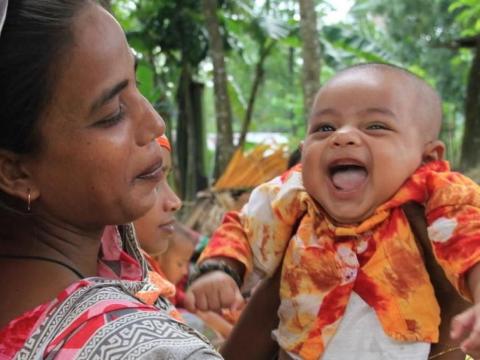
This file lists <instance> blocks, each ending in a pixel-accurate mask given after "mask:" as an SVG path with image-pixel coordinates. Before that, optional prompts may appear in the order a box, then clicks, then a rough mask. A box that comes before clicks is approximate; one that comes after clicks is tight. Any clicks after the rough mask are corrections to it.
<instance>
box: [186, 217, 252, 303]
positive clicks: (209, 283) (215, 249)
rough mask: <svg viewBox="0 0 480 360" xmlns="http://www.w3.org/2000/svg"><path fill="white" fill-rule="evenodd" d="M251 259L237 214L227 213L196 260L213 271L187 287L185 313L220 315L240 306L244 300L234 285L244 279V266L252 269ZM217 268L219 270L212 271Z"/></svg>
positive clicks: (237, 285) (236, 285) (237, 286)
mask: <svg viewBox="0 0 480 360" xmlns="http://www.w3.org/2000/svg"><path fill="white" fill-rule="evenodd" d="M251 258H252V256H251V250H250V247H249V245H248V239H247V235H246V233H245V231H244V228H243V226H242V223H241V220H240V214H239V213H237V212H234V211H231V212H228V213H227V214H226V215H225V217H224V219H223V222H222V224H221V226H220V227H219V228H218V229H217V230H216V231H215V232H214V234H213V236H212V239H211V240H210V242H209V244H208V245H207V247H206V248H205V250H204V251H203V252H202V255H201V257H200V259H199V263H200V266H201V267H203V268H204V269H205V267H207V268H208V266H211V269H212V271H208V272H205V273H204V274H202V275H201V276H199V277H198V278H197V279H195V280H193V282H192V283H191V285H190V286H189V287H188V290H187V292H186V295H185V307H186V308H187V310H189V311H192V312H194V311H196V310H201V311H208V310H212V311H219V310H220V309H223V308H232V309H236V308H238V307H239V306H241V305H242V304H243V297H242V296H241V294H240V290H239V285H240V284H237V281H240V280H241V279H242V278H243V276H244V274H245V270H246V268H247V266H251ZM220 264H221V265H220ZM216 266H218V268H219V270H213V269H215V267H216ZM222 269H223V270H222ZM226 269H228V271H229V272H230V275H229V274H227V273H226V272H225V270H226ZM235 274H236V276H235ZM232 275H233V276H232ZM234 277H235V278H236V279H234Z"/></svg>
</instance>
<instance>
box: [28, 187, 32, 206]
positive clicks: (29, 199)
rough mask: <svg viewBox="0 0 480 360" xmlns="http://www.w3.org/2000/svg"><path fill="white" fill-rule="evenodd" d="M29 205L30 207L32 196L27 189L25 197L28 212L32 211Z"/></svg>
mask: <svg viewBox="0 0 480 360" xmlns="http://www.w3.org/2000/svg"><path fill="white" fill-rule="evenodd" d="M31 205H32V196H31V193H30V189H28V196H27V211H28V212H30V210H31V209H32V207H31Z"/></svg>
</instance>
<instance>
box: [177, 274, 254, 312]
mask: <svg viewBox="0 0 480 360" xmlns="http://www.w3.org/2000/svg"><path fill="white" fill-rule="evenodd" d="M244 302H245V300H244V299H243V297H242V294H241V293H240V290H239V289H238V286H237V284H236V283H235V281H234V280H233V279H232V278H231V277H230V276H229V275H227V274H225V273H224V272H223V271H212V272H209V273H207V274H205V275H202V276H201V277H199V278H198V279H197V280H195V281H194V282H193V283H192V284H191V285H190V287H189V288H188V290H187V293H186V295H185V308H186V309H187V310H188V311H190V312H195V311H196V310H201V311H208V310H211V311H220V310H221V309H226V308H230V309H232V310H236V309H237V308H239V307H241V306H242V305H243V304H244Z"/></svg>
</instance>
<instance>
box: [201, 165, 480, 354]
mask: <svg viewBox="0 0 480 360" xmlns="http://www.w3.org/2000/svg"><path fill="white" fill-rule="evenodd" d="M319 186H321V184H319ZM409 201H415V202H418V203H420V204H423V205H425V209H426V218H427V223H428V233H429V237H430V240H431V241H432V244H433V249H434V252H435V255H436V258H437V261H438V262H439V264H440V265H441V266H442V267H443V269H444V270H445V272H446V274H447V277H448V278H449V280H450V281H451V282H452V284H454V286H455V287H456V288H457V289H458V291H459V292H460V294H462V295H463V296H465V297H467V298H470V294H469V290H468V288H467V287H466V283H465V276H464V275H465V273H466V272H467V271H468V270H469V269H470V268H471V267H473V266H474V265H475V264H476V263H477V262H479V261H480V188H479V186H478V185H477V184H475V183H474V182H473V181H472V180H470V179H468V178H466V177H465V176H463V175H461V174H459V173H456V172H452V171H450V169H449V165H448V163H447V162H443V161H437V162H432V163H428V164H426V165H424V166H422V167H420V168H419V169H418V170H417V171H416V172H415V173H414V174H413V175H412V176H411V177H410V178H409V180H408V181H407V182H406V183H405V184H404V185H403V186H402V187H401V188H400V189H399V191H398V192H397V193H396V194H395V195H394V196H393V197H392V198H391V199H390V200H388V201H387V202H386V203H384V204H383V205H381V206H379V207H378V208H377V209H376V211H375V213H374V214H373V215H372V216H371V217H370V218H368V219H366V220H365V221H363V222H362V223H361V224H358V225H354V226H335V225H334V224H333V223H332V222H331V221H330V220H329V219H328V217H327V216H326V215H325V213H324V212H323V210H322V208H321V207H320V206H319V205H318V204H317V203H316V202H315V201H314V200H313V199H312V198H311V197H310V196H309V195H308V193H307V192H306V191H305V189H304V187H303V185H302V178H301V167H300V166H297V167H295V168H293V169H292V170H290V171H288V172H287V173H285V174H284V175H283V176H281V177H279V178H276V179H274V180H272V181H271V182H268V183H266V184H263V185H261V186H259V187H258V188H256V189H255V190H254V191H253V192H252V195H251V197H250V200H249V202H248V203H247V204H246V205H245V207H244V208H243V209H242V212H241V213H235V212H230V213H227V215H226V216H225V218H224V222H223V224H222V225H221V227H220V228H219V229H218V230H217V231H216V232H215V233H214V235H213V237H212V239H211V241H210V243H209V245H208V246H207V248H206V249H205V251H204V252H203V254H202V256H201V258H200V260H199V261H203V260H205V259H207V258H210V257H215V256H227V257H231V258H233V259H236V260H238V261H240V262H241V263H243V264H244V265H245V267H246V269H247V276H248V275H249V274H251V273H252V272H256V273H260V274H262V275H263V276H270V275H272V274H273V273H274V272H275V270H276V268H277V267H278V266H279V265H280V264H282V265H281V266H282V277H281V284H280V299H281V305H280V308H279V317H280V324H279V328H278V330H277V331H276V336H277V341H278V342H279V345H280V346H281V347H282V348H283V349H284V350H286V351H287V352H288V353H290V354H291V355H292V356H293V357H294V358H298V357H301V358H303V359H318V358H319V357H321V355H322V354H323V352H324V350H325V347H326V345H327V344H328V343H329V341H330V339H331V338H332V337H333V336H334V334H335V332H336V330H337V328H338V326H339V323H340V321H341V320H342V317H343V315H344V313H345V310H346V306H347V304H348V302H349V299H350V297H351V296H352V293H356V294H358V295H359V296H360V298H361V299H362V300H363V301H365V302H366V303H367V304H368V305H369V306H370V307H371V308H373V310H374V311H375V313H376V315H377V317H378V320H379V322H380V324H381V326H382V328H383V331H384V332H385V333H386V334H387V335H388V336H389V337H390V338H392V339H394V340H398V341H405V342H436V341H438V336H439V334H438V326H439V323H440V309H439V306H438V303H437V301H436V299H435V296H434V290H433V287H432V285H431V282H430V280H429V275H428V273H427V270H426V269H425V266H424V263H423V261H422V257H421V255H420V252H419V249H418V248H417V245H416V242H415V239H414V236H413V233H412V231H411V229H410V227H409V223H408V220H407V218H406V216H405V214H404V212H403V210H402V209H401V205H403V204H405V203H407V202H409ZM283 256H285V257H284V260H283V263H282V258H283Z"/></svg>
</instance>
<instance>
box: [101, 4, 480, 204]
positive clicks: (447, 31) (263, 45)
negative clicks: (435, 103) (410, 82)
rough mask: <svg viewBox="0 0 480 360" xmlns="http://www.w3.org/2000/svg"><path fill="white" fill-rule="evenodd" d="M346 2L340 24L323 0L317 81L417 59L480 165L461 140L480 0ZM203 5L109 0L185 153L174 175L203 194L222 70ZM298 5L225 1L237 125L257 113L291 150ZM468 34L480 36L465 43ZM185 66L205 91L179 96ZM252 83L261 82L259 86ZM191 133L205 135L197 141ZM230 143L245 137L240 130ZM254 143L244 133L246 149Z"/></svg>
mask: <svg viewBox="0 0 480 360" xmlns="http://www.w3.org/2000/svg"><path fill="white" fill-rule="evenodd" d="M346 1H347V2H348V3H349V4H350V5H351V9H350V11H349V13H348V15H347V16H346V17H345V18H343V19H341V21H338V22H332V21H331V16H329V14H330V13H331V12H332V9H333V6H332V4H334V3H335V1H332V2H331V3H328V2H327V1H321V0H317V1H314V4H315V8H316V14H317V19H318V24H317V31H318V39H319V41H320V47H321V51H320V63H321V74H320V79H319V80H320V83H324V82H325V81H326V80H328V78H329V77H330V76H332V74H334V73H335V72H336V71H337V70H339V69H341V68H343V67H345V66H348V65H351V64H354V63H359V62H370V61H379V62H389V63H394V64H397V65H400V66H403V67H406V68H408V69H409V70H411V71H413V72H414V73H416V74H418V75H420V76H421V77H423V78H425V79H426V80H427V81H428V82H429V83H430V84H431V85H433V86H434V87H435V88H436V89H437V90H438V91H439V93H440V94H441V96H442V98H443V100H444V126H443V131H442V134H441V137H442V139H443V140H444V141H445V143H446V145H447V149H448V151H447V154H446V155H447V158H448V159H449V160H450V161H451V162H452V164H453V165H454V167H460V166H462V168H463V169H466V168H467V167H474V166H478V165H479V164H480V159H479V158H480V156H478V155H480V151H479V150H478V149H479V147H476V148H475V149H476V150H475V151H476V153H475V154H473V155H472V154H469V155H470V158H469V160H468V161H464V159H463V158H464V157H465V158H466V156H467V155H466V154H465V151H464V154H463V156H462V152H461V150H462V141H463V140H464V138H465V134H464V127H465V114H466V109H465V100H466V98H467V91H471V90H469V89H468V82H469V81H472V79H473V78H475V76H476V77H477V79H478V78H479V77H480V69H474V68H473V64H474V61H473V60H474V55H475V54H476V52H479V50H478V49H480V45H479V44H480V40H478V39H479V38H480V37H479V34H480V2H479V1H478V0H400V1H395V2H392V1H387V0H356V1H353V0H351V1H348V0H346ZM201 3H202V2H201V1H199V0H181V1H179V0H111V1H110V4H109V5H110V6H111V9H112V11H113V13H114V14H115V16H116V17H117V18H118V19H119V21H120V22H121V24H122V25H123V27H124V28H125V29H126V30H127V35H128V38H129V41H130V43H131V45H132V46H133V48H134V50H135V52H136V53H137V55H138V57H139V59H140V63H139V68H138V72H137V74H138V79H139V82H140V87H141V90H142V92H143V93H144V94H145V96H146V97H147V98H148V99H149V100H150V101H152V102H153V103H154V104H155V106H156V108H157V109H158V111H159V112H160V113H161V114H162V115H163V117H164V119H165V120H166V123H167V126H168V133H169V136H170V137H171V138H172V139H173V140H174V141H173V142H174V146H175V147H176V148H177V149H178V150H180V155H179V157H180V158H178V159H176V160H175V161H176V165H177V167H178V171H177V174H176V176H175V183H176V185H177V190H180V193H182V195H183V197H184V198H186V199H187V200H188V199H189V198H190V199H191V198H192V197H193V196H194V194H192V193H190V194H188V193H187V192H188V191H187V190H186V189H187V188H188V186H185V183H186V182H188V181H190V180H189V179H191V178H192V177H194V178H195V179H196V182H193V183H192V182H191V181H190V183H189V184H190V185H189V186H190V187H192V186H193V188H195V191H196V190H200V189H201V188H202V187H205V186H207V185H208V184H211V183H212V182H213V181H214V177H213V169H214V167H215V164H214V161H215V156H214V152H215V144H214V143H213V142H212V141H211V138H212V136H215V134H216V133H217V132H218V125H217V123H216V122H215V116H216V114H215V108H214V99H215V96H216V95H215V93H214V91H213V70H214V69H213V65H212V61H211V57H210V56H209V52H208V51H209V34H208V32H207V28H206V23H205V17H204V16H203V12H202V8H201ZM298 5H299V4H298V1H297V0H263V1H261V0H256V1H254V0H223V1H218V2H217V5H216V6H217V17H218V20H219V27H220V33H221V35H222V39H223V45H224V46H223V48H224V50H225V54H224V56H225V66H226V69H225V71H226V73H227V79H228V95H229V102H230V105H231V109H232V117H231V125H232V127H233V132H234V133H237V134H238V133H239V132H241V130H242V128H243V127H245V121H246V117H248V116H251V122H250V124H249V126H248V131H249V132H279V133H283V134H285V135H287V137H288V144H289V149H290V150H294V149H295V148H296V147H297V146H298V144H299V142H300V141H301V140H302V138H303V136H304V134H305V122H306V119H305V109H304V102H303V93H302V76H301V73H302V66H303V62H302V57H301V45H302V39H301V37H300V34H299V26H300V21H301V18H300V13H299V6H298ZM465 39H470V40H472V39H473V40H472V41H470V43H469V44H470V45H465V44H467V42H465V41H464V40H465ZM472 44H473V45H472ZM479 53H480V52H479ZM479 58H480V57H479ZM185 76H187V77H188V84H196V85H195V86H196V87H195V89H198V91H196V92H194V94H193V95H192V93H190V95H185V93H183V95H182V92H181V91H180V89H183V87H182V86H183V85H182V84H184V83H182V81H185ZM182 79H183V80H182ZM479 82H480V79H479ZM255 84H256V85H257V89H256V90H252V89H254V88H255ZM182 96H183V97H182ZM188 96H193V97H192V98H190V99H189V98H188ZM473 98H474V102H475V103H476V109H477V110H478V111H477V113H476V114H473V120H470V125H469V128H468V129H469V130H468V131H469V133H470V135H471V137H472V139H469V140H468V139H467V140H468V141H470V142H472V141H473V143H475V141H477V142H478V145H479V146H480V119H479V117H480V109H479V108H480V105H479V103H480V97H479V95H478V94H476V95H475V94H473ZM182 99H183V100H182ZM182 101H183V102H182ZM185 101H187V103H194V104H197V105H198V106H197V107H195V106H193V107H192V111H193V112H192V111H191V112H192V119H193V120H185V117H182V115H181V113H182V111H184V104H185ZM252 102H253V104H252ZM182 104H183V105H182ZM249 111H250V112H251V114H250V115H249V114H248V113H249ZM185 121H187V122H188V121H192V122H194V123H195V124H196V125H195V126H194V127H191V128H190V130H192V129H195V130H194V131H195V132H194V136H191V135H188V134H192V132H190V133H188V131H187V132H186V131H183V130H182V126H183V127H185V126H186V127H187V128H188V126H190V125H188V124H187V125H185ZM182 131H183V132H182ZM477 133H478V134H477ZM182 134H183V135H182ZM212 134H213V135H212ZM192 137H193V138H195V141H196V143H195V144H193V145H192V141H193V140H192V139H191V138H192ZM237 138H238V136H237ZM188 141H190V143H189V144H190V145H192V146H194V149H195V150H193V152H194V153H195V156H196V157H195V158H194V159H193V160H188V159H189V158H188V157H189V156H191V153H192V147H189V146H190V145H182V144H187V143H188ZM208 144H210V146H207V145H208ZM231 145H232V147H235V146H236V145H237V144H236V140H235V137H234V140H233V143H232V144H231ZM251 146H252V144H251V143H248V142H247V143H246V144H245V145H244V148H246V149H249V148H250V147H251ZM181 149H184V150H181ZM470 149H471V148H470ZM182 151H183V153H182ZM469 152H470V153H471V151H469ZM182 156H183V158H182ZM462 159H463V160H462ZM472 159H473V160H472ZM188 164H190V167H191V166H192V164H196V165H195V166H196V167H197V170H196V172H194V173H192V172H190V173H188V170H187V168H188V166H189V165H188ZM182 184H183V185H182ZM192 184H193V185H192Z"/></svg>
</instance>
